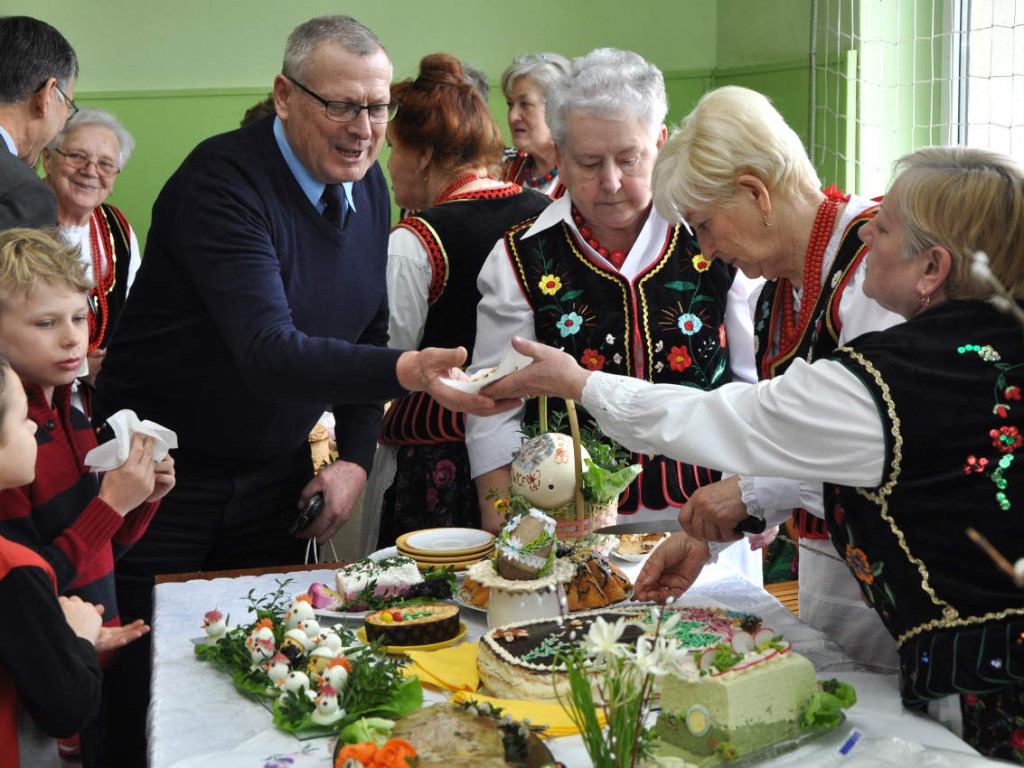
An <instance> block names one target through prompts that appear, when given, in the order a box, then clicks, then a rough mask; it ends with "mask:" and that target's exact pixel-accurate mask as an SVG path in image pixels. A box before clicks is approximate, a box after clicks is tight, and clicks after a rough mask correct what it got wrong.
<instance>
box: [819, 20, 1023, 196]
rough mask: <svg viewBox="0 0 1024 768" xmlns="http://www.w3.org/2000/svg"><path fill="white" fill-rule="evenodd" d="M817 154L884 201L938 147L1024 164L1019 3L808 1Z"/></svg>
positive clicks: (842, 177)
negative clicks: (897, 170) (906, 161)
mask: <svg viewBox="0 0 1024 768" xmlns="http://www.w3.org/2000/svg"><path fill="white" fill-rule="evenodd" d="M813 13H814V29H813V38H812V42H811V54H812V62H811V63H812V72H813V77H812V99H811V101H812V105H811V152H812V154H811V157H812V159H813V160H814V163H815V165H816V166H817V168H818V171H819V173H820V174H821V176H822V181H824V182H825V183H826V185H827V184H832V183H836V184H838V185H839V186H840V187H841V188H844V189H846V190H847V191H856V192H859V193H860V194H863V195H868V196H873V195H877V194H881V193H882V192H883V191H884V189H885V187H886V185H887V184H888V182H889V180H890V174H891V169H892V163H893V161H894V160H895V159H896V158H898V157H900V156H901V155H903V154H906V153H907V152H912V151H913V150H915V149H917V148H919V147H923V146H928V145H931V144H940V145H941V144H963V145H967V146H974V147H983V148H988V149H993V150H997V151H1000V152H1005V153H1007V154H1010V155H1013V156H1015V157H1016V158H1017V159H1018V160H1021V161H1022V162H1024V0H937V1H935V2H932V1H931V0H813Z"/></svg>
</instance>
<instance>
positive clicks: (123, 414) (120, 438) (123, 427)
mask: <svg viewBox="0 0 1024 768" xmlns="http://www.w3.org/2000/svg"><path fill="white" fill-rule="evenodd" d="M107 424H108V425H110V428H111V429H112V430H113V431H114V439H113V440H108V441H107V442H105V443H103V445H98V446H96V447H95V448H93V449H92V450H91V451H89V453H87V454H86V455H85V465H86V466H87V467H89V468H90V469H91V470H92V471H93V472H106V471H108V470H111V469H117V468H118V467H120V466H121V465H122V464H124V462H125V460H126V459H127V458H128V453H129V452H130V451H131V447H132V435H134V434H136V433H138V434H142V435H148V436H149V437H152V438H153V461H163V460H164V457H166V456H167V452H168V451H170V450H171V449H173V448H177V447H178V436H177V435H176V434H175V433H174V431H173V430H170V429H167V427H161V426H160V425H159V424H156V423H155V422H152V421H149V420H148V419H146V420H145V421H141V420H140V419H139V417H138V416H136V415H135V411H132V410H130V409H128V408H125V409H124V410H121V411H118V412H117V413H115V414H114V415H113V416H111V417H110V418H109V419H107Z"/></svg>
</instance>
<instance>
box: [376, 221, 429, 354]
mask: <svg viewBox="0 0 1024 768" xmlns="http://www.w3.org/2000/svg"><path fill="white" fill-rule="evenodd" d="M431 271H432V270H431V266H430V257H429V256H428V254H427V249H426V248H425V247H424V246H423V243H422V242H420V239H419V238H418V237H417V236H416V235H415V234H414V233H413V232H411V231H410V230H408V229H406V228H404V227H398V228H396V229H394V230H392V232H391V237H390V238H388V275H387V278H388V309H389V311H390V320H389V322H388V335H389V336H390V338H389V340H388V346H389V347H391V348H392V349H419V346H420V339H422V338H423V327H424V326H425V325H426V322H427V309H428V304H427V300H428V298H429V295H430V278H431Z"/></svg>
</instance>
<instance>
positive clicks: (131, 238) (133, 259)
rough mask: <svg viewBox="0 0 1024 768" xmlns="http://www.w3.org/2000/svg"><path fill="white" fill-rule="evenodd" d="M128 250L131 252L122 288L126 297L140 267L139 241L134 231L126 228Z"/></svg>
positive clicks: (129, 227)
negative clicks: (126, 277) (125, 280)
mask: <svg viewBox="0 0 1024 768" xmlns="http://www.w3.org/2000/svg"><path fill="white" fill-rule="evenodd" d="M128 248H129V250H130V251H131V254H130V256H129V257H128V282H127V284H126V285H125V287H124V295H125V296H127V295H128V294H129V293H130V292H131V290H132V283H134V282H135V275H136V273H137V272H138V271H139V267H141V266H142V255H141V254H140V253H139V241H138V238H136V237H135V230H134V229H132V227H131V225H129V226H128Z"/></svg>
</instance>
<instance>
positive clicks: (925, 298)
mask: <svg viewBox="0 0 1024 768" xmlns="http://www.w3.org/2000/svg"><path fill="white" fill-rule="evenodd" d="M931 303H932V297H931V296H929V295H928V294H927V293H925V292H924V291H921V309H928V305H929V304H931Z"/></svg>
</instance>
